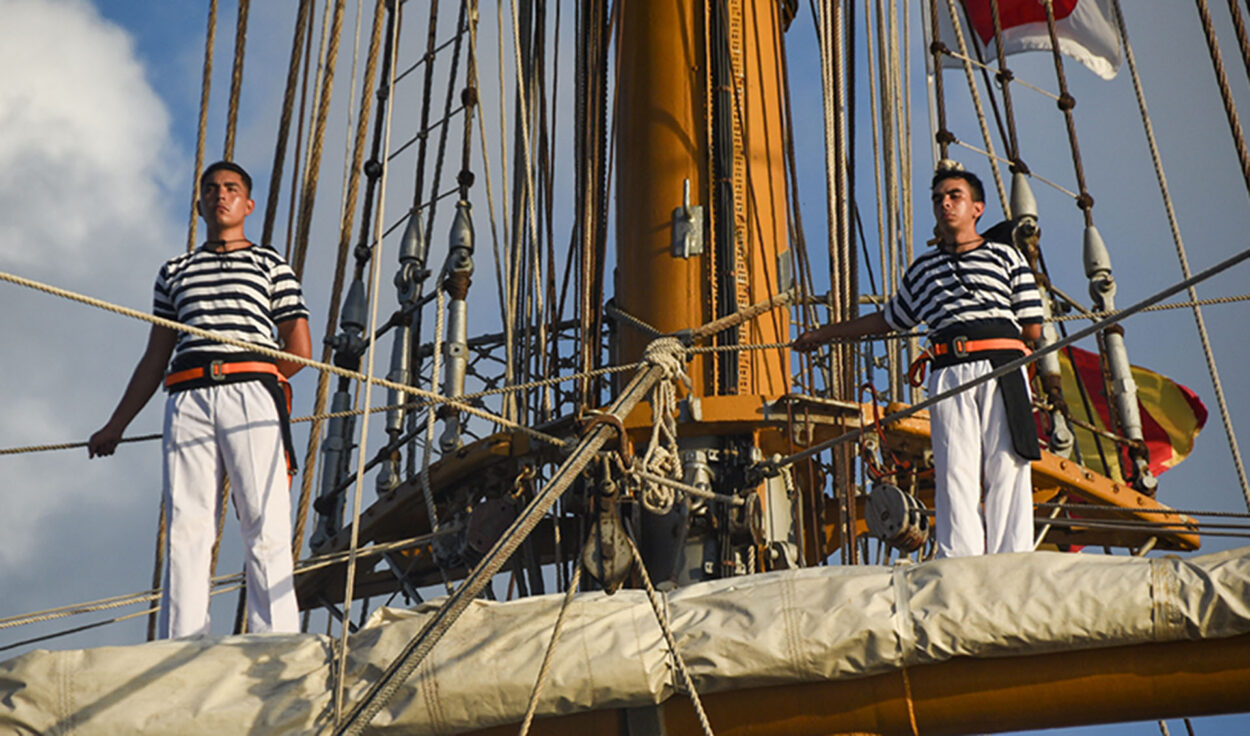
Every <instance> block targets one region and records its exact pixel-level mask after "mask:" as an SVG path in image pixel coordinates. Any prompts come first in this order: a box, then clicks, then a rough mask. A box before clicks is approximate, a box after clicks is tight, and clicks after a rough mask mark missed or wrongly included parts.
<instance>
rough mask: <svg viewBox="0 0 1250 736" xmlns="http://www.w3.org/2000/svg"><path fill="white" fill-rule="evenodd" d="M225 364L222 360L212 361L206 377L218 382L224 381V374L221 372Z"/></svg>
mask: <svg viewBox="0 0 1250 736" xmlns="http://www.w3.org/2000/svg"><path fill="white" fill-rule="evenodd" d="M225 364H226V362H225V361H224V360H214V361H213V362H212V363H209V364H208V377H209V378H211V379H213V380H214V381H219V382H220V381H224V380H226V372H225V371H224V370H222V368H223V366H225Z"/></svg>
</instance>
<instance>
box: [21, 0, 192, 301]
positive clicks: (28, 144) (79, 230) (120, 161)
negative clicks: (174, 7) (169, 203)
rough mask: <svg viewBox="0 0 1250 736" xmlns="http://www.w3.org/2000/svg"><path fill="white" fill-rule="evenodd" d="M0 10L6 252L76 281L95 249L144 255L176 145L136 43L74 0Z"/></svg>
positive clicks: (34, 1)
mask: <svg viewBox="0 0 1250 736" xmlns="http://www.w3.org/2000/svg"><path fill="white" fill-rule="evenodd" d="M0 16H2V17H3V18H4V19H5V20H4V23H3V24H0V68H3V69H5V70H6V72H5V74H4V75H3V77H0V208H2V209H3V214H4V217H3V218H0V259H2V260H3V262H4V263H6V264H8V266H9V267H12V268H17V267H22V268H27V269H34V270H35V271H36V272H37V273H39V274H43V275H50V274H52V273H60V274H62V275H64V276H68V277H71V278H75V279H76V278H78V277H81V276H83V275H84V274H85V273H87V272H88V271H89V269H91V268H92V267H93V266H94V265H95V263H94V261H95V259H93V258H92V257H91V255H92V252H93V251H94V252H98V251H100V250H101V249H104V248H107V250H108V251H109V253H111V254H112V255H113V256H114V257H119V256H120V257H122V258H124V257H125V256H128V255H132V254H133V255H138V252H139V251H140V249H142V248H143V246H144V245H146V244H147V243H145V242H144V241H148V242H151V240H150V239H151V238H152V236H153V235H159V234H160V233H159V231H158V232H153V229H154V228H153V226H154V225H156V226H157V227H159V226H160V225H161V223H153V222H152V221H151V219H150V218H151V217H152V213H153V211H154V210H155V207H154V204H156V203H157V202H158V201H159V200H160V199H161V198H162V197H164V196H165V194H166V192H165V189H166V187H165V182H167V181H168V178H167V175H166V174H165V173H164V172H166V171H168V169H169V166H168V158H169V154H170V143H169V114H168V113H167V111H166V110H165V107H164V105H163V103H162V102H161V100H160V99H159V98H158V97H157V95H156V94H155V92H154V91H153V90H152V88H151V86H150V85H149V84H148V81H147V79H146V77H145V73H144V70H143V67H142V65H141V64H140V63H139V62H138V60H137V59H136V58H135V53H134V45H133V42H132V41H131V39H130V37H129V36H128V35H127V34H126V32H125V31H123V30H122V29H120V28H118V27H117V26H115V25H113V24H111V23H108V22H107V21H105V20H104V19H102V18H101V17H100V16H99V14H98V13H97V12H96V11H95V10H94V8H92V7H91V6H90V5H88V4H86V3H84V2H80V1H79V0H55V1H52V2H48V1H46V0H0ZM117 260H121V259H117V258H115V259H113V262H114V263H116V262H117Z"/></svg>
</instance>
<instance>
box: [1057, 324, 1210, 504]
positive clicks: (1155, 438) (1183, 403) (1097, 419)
mask: <svg viewBox="0 0 1250 736" xmlns="http://www.w3.org/2000/svg"><path fill="white" fill-rule="evenodd" d="M1070 350H1071V355H1072V360H1070V359H1069V351H1068V350H1063V351H1061V352H1060V356H1061V357H1060V365H1061V368H1062V371H1063V395H1064V397H1065V398H1066V399H1067V401H1068V408H1069V409H1070V410H1071V412H1072V416H1073V417H1075V418H1076V419H1079V420H1081V421H1084V422H1087V423H1089V424H1093V425H1094V426H1096V427H1098V428H1099V429H1103V430H1109V428H1110V427H1111V416H1110V410H1109V408H1108V404H1107V393H1106V388H1105V386H1104V383H1103V379H1102V368H1101V366H1100V364H1099V357H1098V354H1097V353H1091V352H1089V351H1087V350H1081V349H1080V348H1071V349H1070ZM1073 362H1075V365H1076V370H1075V371H1073ZM1132 368H1133V380H1134V381H1135V382H1136V383H1137V405H1138V408H1139V409H1140V410H1141V419H1142V434H1143V435H1144V437H1145V440H1146V447H1147V448H1148V449H1149V450H1150V471H1151V472H1152V473H1154V474H1155V475H1159V474H1160V473H1163V472H1164V471H1166V470H1168V469H1169V468H1172V467H1175V466H1176V465H1177V464H1178V463H1180V461H1182V460H1184V459H1185V458H1186V457H1188V456H1189V453H1190V452H1192V451H1193V449H1194V439H1195V438H1196V437H1197V436H1198V433H1199V432H1200V431H1202V427H1203V425H1205V424H1206V422H1207V407H1206V405H1205V404H1203V403H1202V399H1199V398H1198V395H1197V394H1195V393H1194V392H1193V391H1192V390H1190V389H1189V388H1188V387H1186V386H1182V385H1180V384H1179V383H1176V382H1175V381H1173V380H1172V379H1170V378H1168V377H1167V376H1163V375H1160V374H1158V373H1155V372H1154V371H1151V370H1147V369H1145V368H1140V367H1138V366H1133V367H1132ZM1077 373H1079V374H1080V376H1081V379H1082V381H1083V382H1084V384H1085V390H1086V393H1087V395H1088V397H1089V403H1090V408H1091V409H1093V412H1092V414H1093V416H1091V415H1090V414H1091V413H1090V412H1088V411H1086V408H1085V403H1084V402H1083V401H1082V400H1081V393H1080V390H1079V388H1078V387H1077V384H1076V374H1077ZM1073 432H1074V433H1075V434H1076V439H1077V445H1078V446H1079V447H1080V450H1081V458H1082V459H1083V461H1084V464H1085V466H1086V467H1089V468H1091V469H1092V470H1095V471H1098V472H1101V473H1102V474H1103V475H1106V476H1107V477H1109V478H1114V479H1116V480H1123V475H1122V473H1121V472H1120V463H1119V462H1117V461H1116V460H1115V459H1114V458H1115V457H1116V452H1115V448H1114V446H1113V445H1112V443H1111V442H1109V441H1108V440H1106V439H1102V440H1099V439H1098V438H1096V437H1095V435H1094V434H1093V433H1092V432H1089V431H1087V430H1085V429H1082V428H1080V427H1073ZM1100 444H1101V448H1102V453H1099V445H1100ZM1104 456H1105V457H1106V459H1107V461H1108V464H1110V465H1111V466H1112V467H1110V468H1107V467H1105V466H1104V465H1103V462H1102V459H1101V458H1102V457H1104Z"/></svg>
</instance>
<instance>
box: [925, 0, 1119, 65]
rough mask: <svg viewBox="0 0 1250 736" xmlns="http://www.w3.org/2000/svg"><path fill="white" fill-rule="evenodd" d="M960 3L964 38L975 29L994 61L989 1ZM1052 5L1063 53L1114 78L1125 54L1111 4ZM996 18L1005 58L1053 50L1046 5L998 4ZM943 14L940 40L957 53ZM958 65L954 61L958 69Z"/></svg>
mask: <svg viewBox="0 0 1250 736" xmlns="http://www.w3.org/2000/svg"><path fill="white" fill-rule="evenodd" d="M961 1H962V4H963V6H964V13H963V16H962V17H961V18H960V19H959V20H960V25H961V26H962V27H963V28H964V33H965V34H969V28H968V27H969V25H971V34H969V35H971V36H972V37H974V38H975V40H976V42H978V43H980V44H981V46H982V48H984V49H985V56H986V59H987V60H989V59H993V58H994V56H995V55H996V54H997V53H998V52H997V51H995V49H994V15H993V11H992V9H991V5H990V0H961ZM943 6H945V4H944V3H943ZM1051 6H1052V7H1053V8H1054V13H1055V35H1056V36H1058V37H1059V50H1060V51H1061V52H1062V53H1064V54H1066V55H1068V56H1070V57H1072V58H1073V59H1076V60H1077V61H1079V62H1081V63H1082V64H1084V65H1085V66H1087V67H1089V69H1090V70H1091V71H1093V72H1094V73H1095V74H1097V75H1098V76H1100V77H1102V78H1103V79H1111V78H1113V77H1115V75H1116V72H1117V71H1118V70H1119V68H1120V63H1121V62H1122V61H1123V59H1124V55H1123V51H1122V50H1121V48H1120V35H1119V33H1118V32H1117V31H1116V22H1115V7H1114V5H1113V4H1112V0H1051ZM998 14H999V19H1000V22H1001V23H1002V28H1003V50H1004V51H1005V52H1006V53H1008V54H1014V53H1018V52H1021V51H1050V31H1049V29H1048V28H1047V27H1046V6H1045V4H1044V2H1043V0H998ZM939 15H940V16H941V25H942V29H941V32H942V37H941V39H942V41H943V42H944V43H945V44H946V45H947V47H948V48H951V49H956V48H958V44H957V42H955V40H954V38H955V36H954V33H955V31H954V27H953V26H952V25H950V17H949V14H948V13H946V12H943V13H940V14H939ZM970 40H971V39H970ZM947 63H948V64H949V63H950V61H949V60H948V62H947ZM958 64H959V62H957V61H956V62H955V64H954V65H956V66H957V65H958Z"/></svg>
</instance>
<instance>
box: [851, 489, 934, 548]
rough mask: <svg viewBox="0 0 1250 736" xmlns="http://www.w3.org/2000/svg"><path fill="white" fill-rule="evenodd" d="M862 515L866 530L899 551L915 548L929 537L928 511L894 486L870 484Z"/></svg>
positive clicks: (915, 499)
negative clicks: (865, 522) (870, 489)
mask: <svg viewBox="0 0 1250 736" xmlns="http://www.w3.org/2000/svg"><path fill="white" fill-rule="evenodd" d="M864 515H865V517H866V519H865V520H866V521H867V522H868V533H869V534H871V535H873V536H874V537H876V538H878V539H880V540H882V541H884V542H885V543H886V544H888V545H890V546H891V547H893V548H895V549H897V550H900V551H902V552H905V553H908V552H915V551H916V550H918V549H920V547H921V546H923V545H924V543H925V542H926V541H928V539H929V529H930V526H929V515H928V514H926V513H925V507H924V504H922V503H921V502H920V499H918V498H916V497H915V496H913V495H911V494H909V493H904V492H903V491H902V490H900V489H899V488H898V487H897V486H892V485H890V484H888V483H879V484H877V485H876V486H873V489H872V493H870V494H868V504H867V507H866V509H865V512H864Z"/></svg>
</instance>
